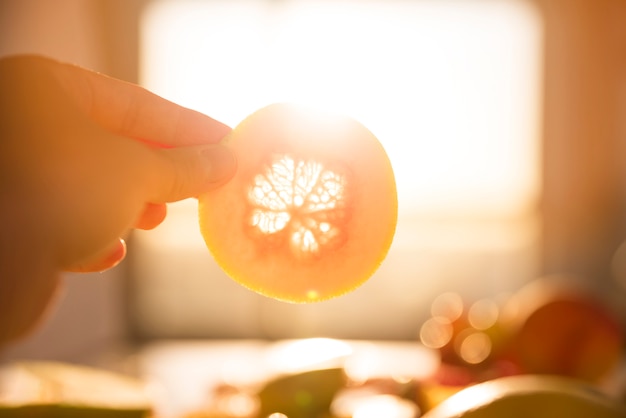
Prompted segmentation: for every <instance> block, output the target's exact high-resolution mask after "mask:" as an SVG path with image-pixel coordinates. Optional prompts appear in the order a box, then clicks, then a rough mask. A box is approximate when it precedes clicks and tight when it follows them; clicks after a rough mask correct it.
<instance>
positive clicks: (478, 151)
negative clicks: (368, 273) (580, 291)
mask: <svg viewBox="0 0 626 418" xmlns="http://www.w3.org/2000/svg"><path fill="white" fill-rule="evenodd" d="M624 21H626V3H624V2H622V1H620V0H450V1H445V2H441V1H435V0H412V1H411V0H391V1H389V0H385V1H383V0H379V1H376V0H367V1H347V0H345V1H344V0H342V1H306V0H235V1H232V0H204V1H203V0H57V1H55V2H51V1H47V0H0V55H2V56H4V55H10V54H15V53H25V52H34V53H42V54H45V55H49V56H52V57H55V58H58V59H60V60H64V61H69V62H74V63H77V64H80V65H83V66H85V67H88V68H91V69H94V70H97V71H100V72H103V73H106V74H108V75H111V76H113V77H117V78H121V79H124V80H128V81H131V82H136V83H140V84H142V85H144V86H146V87H147V88H148V89H150V90H152V91H154V92H156V93H157V94H160V95H162V96H163V97H165V98H167V99H170V100H173V101H175V102H177V103H179V104H181V105H184V106H187V107H190V108H193V109H197V110H199V111H201V112H204V113H206V114H209V115H211V116H212V117H214V118H216V119H219V120H222V121H224V122H225V123H228V124H230V125H231V126H234V125H236V124H237V123H238V122H239V121H240V120H241V119H243V118H244V117H245V116H246V115H248V114H249V113H251V112H253V111H254V110H256V109H257V108H259V107H262V106H264V105H266V104H269V103H272V102H277V101H284V100H290V101H299V102H306V103H310V104H313V105H315V106H319V107H325V108H329V109H332V110H337V111H340V112H343V113H346V114H349V115H351V116H353V117H355V118H357V119H358V120H360V121H361V122H362V123H363V124H364V125H366V126H367V127H368V128H369V129H370V130H372V131H373V132H374V134H376V135H377V136H378V137H379V139H380V140H381V142H382V143H383V145H384V146H385V148H386V149H387V152H388V154H389V157H390V159H391V161H392V164H393V166H394V170H395V173H396V179H397V183H398V191H399V198H400V214H399V215H400V216H399V223H398V230H397V234H396V238H395V241H394V243H393V246H392V248H391V251H390V252H389V256H388V258H387V259H386V261H385V262H384V263H383V265H382V266H381V268H380V270H379V271H378V272H377V273H376V274H375V275H374V277H373V278H372V279H371V280H370V281H369V282H367V283H366V284H365V285H363V286H362V287H361V288H359V289H357V290H356V291H354V292H353V293H351V294H349V295H346V296H344V297H341V298H339V299H336V300H331V301H327V302H322V303H319V304H315V305H290V304H285V303H282V302H276V301H273V300H270V299H267V298H265V297H262V296H259V295H256V294H255V293H252V292H250V291H248V290H246V289H244V288H242V287H240V286H239V285H237V284H235V283H234V282H232V281H231V280H230V279H228V278H227V277H226V276H225V275H224V274H223V273H222V272H221V271H220V269H219V268H218V267H217V266H216V265H215V263H214V262H213V261H212V258H211V255H210V254H209V252H208V250H207V249H206V247H205V246H204V243H203V241H202V239H201V237H200V233H199V230H198V225H197V213H196V202H195V201H193V200H189V201H184V202H180V203H177V204H174V205H171V207H170V216H169V218H168V220H167V221H166V222H165V223H164V224H163V225H161V226H159V227H158V228H157V229H155V230H153V231H148V232H143V231H142V232H137V233H134V234H133V235H132V236H131V237H129V240H128V242H129V247H130V251H129V256H128V258H127V259H126V260H125V261H124V262H123V263H122V264H121V265H119V266H118V267H116V268H115V269H113V270H111V271H108V272H105V273H102V274H89V275H76V274H68V275H67V276H66V278H65V282H66V283H65V284H66V288H65V292H64V295H63V297H62V298H61V300H60V301H59V303H58V304H57V306H55V308H54V309H53V311H52V313H51V315H50V318H49V319H48V320H47V321H46V322H45V324H44V325H43V326H42V328H40V329H39V330H38V331H37V332H36V333H35V334H33V335H31V336H30V337H29V338H27V339H25V340H24V341H21V342H19V343H17V344H15V345H14V346H12V347H9V349H8V350H7V351H5V352H4V353H2V354H0V358H2V359H4V360H7V359H8V360H10V359H14V358H34V359H39V358H46V359H57V360H65V361H77V362H100V361H102V359H103V358H105V359H106V358H107V356H109V355H114V354H112V353H118V352H128V351H127V350H131V351H132V350H133V348H134V347H137V346H141V345H143V344H146V343H150V342H152V341H159V340H163V339H249V338H260V339H270V340H274V339H282V338H303V337H320V336H323V337H335V338H354V339H375V340H416V339H417V337H418V332H419V329H420V326H421V324H422V323H423V322H424V321H425V320H426V319H427V318H428V317H429V315H430V309H431V303H432V301H433V300H434V299H435V298H436V297H437V296H438V295H440V294H442V293H445V292H456V293H459V294H461V295H463V297H464V298H467V299H469V300H478V299H481V298H497V297H499V295H503V294H507V293H511V292H514V291H515V290H516V289H518V288H519V287H520V286H522V285H523V284H524V283H527V282H528V281H530V280H532V279H535V278H537V277H541V276H545V275H551V274H559V275H563V276H566V277H567V278H568V280H571V281H572V282H573V283H576V284H584V285H588V286H590V287H591V288H592V289H593V291H594V292H598V293H599V294H601V295H602V297H603V298H604V300H606V303H607V304H609V305H611V306H612V307H615V308H616V309H617V310H618V311H620V312H621V315H622V317H624V316H626V312H625V311H626V308H624V306H625V305H626V295H625V294H626V261H625V260H626V249H625V248H626V247H620V245H622V241H623V240H624V239H625V237H626V164H625V162H626V26H625V25H624V24H623V22H624Z"/></svg>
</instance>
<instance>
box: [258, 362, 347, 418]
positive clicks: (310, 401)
mask: <svg viewBox="0 0 626 418" xmlns="http://www.w3.org/2000/svg"><path fill="white" fill-rule="evenodd" d="M345 384H346V379H345V374H344V371H343V369H342V368H332V369H319V370H311V371H306V372H302V373H296V374H291V375H286V376H279V377H276V378H274V379H272V380H270V381H269V382H267V383H266V384H265V386H264V387H263V388H262V389H261V390H260V392H259V393H258V397H259V400H260V408H259V409H260V411H259V416H260V417H267V416H269V415H271V414H273V413H281V414H284V415H286V416H287V417H289V418H318V417H320V416H323V415H324V414H328V413H329V410H330V405H331V403H332V400H333V398H334V397H335V395H336V394H337V393H338V391H339V390H340V389H341V388H343V387H344V386H345Z"/></svg>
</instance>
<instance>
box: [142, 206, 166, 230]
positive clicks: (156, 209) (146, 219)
mask: <svg viewBox="0 0 626 418" xmlns="http://www.w3.org/2000/svg"><path fill="white" fill-rule="evenodd" d="M166 215H167V206H165V204H164V203H147V204H146V206H145V208H144V210H143V212H142V214H141V215H140V216H139V219H137V222H135V228H138V229H153V228H156V227H157V226H158V225H160V224H161V222H163V220H165V216H166Z"/></svg>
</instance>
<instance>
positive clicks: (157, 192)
mask: <svg viewBox="0 0 626 418" xmlns="http://www.w3.org/2000/svg"><path fill="white" fill-rule="evenodd" d="M0 92H1V93H0V344H1V343H2V342H3V341H7V340H9V339H13V338H15V337H17V336H19V335H21V334H23V333H24V332H25V331H26V330H28V329H29V328H31V327H32V326H33V324H34V323H36V321H37V319H38V318H39V317H40V316H41V315H42V313H43V312H44V310H45V307H46V306H47V305H48V304H49V301H50V300H51V299H52V298H53V296H54V293H55V289H56V288H57V286H58V283H59V280H60V278H59V276H60V272H62V271H83V272H88V271H101V270H105V269H107V268H110V267H112V266H114V265H116V264H117V263H118V262H119V261H120V260H121V259H122V258H123V257H124V255H125V253H126V247H125V244H124V241H123V237H124V236H125V235H126V234H127V233H128V231H129V230H131V229H132V228H141V229H150V228H153V227H155V226H157V225H158V224H159V223H161V222H162V221H163V219H164V218H165V215H166V206H165V203H167V202H172V201H176V200H180V199H184V198H187V197H192V196H197V195H198V194H200V193H201V192H203V191H205V190H208V189H210V188H212V187H217V186H219V185H220V184H223V183H224V182H226V181H228V179H230V177H231V176H232V175H233V173H234V171H235V165H236V163H235V159H234V157H233V155H232V154H231V152H230V151H229V149H228V148H227V147H225V146H223V145H220V144H219V141H220V139H221V138H222V137H224V136H225V135H226V134H228V132H229V131H230V128H228V127H227V126H225V125H223V124H221V123H219V122H217V121H215V120H213V119H211V118H209V117H207V116H204V115H202V114H200V113H198V112H195V111H192V110H189V109H186V108H183V107H180V106H178V105H176V104H174V103H171V102H169V101H167V100H165V99H162V98H160V97H158V96H156V95H154V94H152V93H150V92H148V91H146V90H145V89H143V88H141V87H139V86H136V85H133V84H130V83H125V82H122V81H119V80H115V79H112V78H109V77H106V76H104V75H100V74H97V73H94V72H90V71H88V70H84V69H81V68H78V67H75V66H73V65H68V64H63V63H59V62H56V61H53V60H50V59H47V58H43V57H36V56H20V57H11V58H5V59H1V60H0Z"/></svg>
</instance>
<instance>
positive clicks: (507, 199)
mask: <svg viewBox="0 0 626 418" xmlns="http://www.w3.org/2000/svg"><path fill="white" fill-rule="evenodd" d="M192 6H193V7H192ZM142 27H143V37H144V39H146V40H147V41H146V43H145V45H144V48H142V51H143V57H142V68H143V71H142V80H143V83H144V84H145V85H146V86H148V87H149V88H150V89H152V90H154V91H156V92H157V93H159V94H162V95H163V96H165V97H167V98H169V99H172V100H175V101H177V102H179V103H182V104H184V105H186V106H188V107H192V108H195V109H198V110H200V111H203V112H205V113H207V114H209V115H211V116H213V117H215V118H217V119H219V120H222V121H224V122H226V123H228V124H230V125H235V124H237V123H238V122H239V121H241V120H242V119H243V118H244V117H245V116H247V115H248V114H250V113H252V112H253V111H255V110H257V109H258V108H261V107H263V106H265V105H267V104H270V103H274V102H282V101H293V102H300V103H305V104H308V105H312V106H314V107H319V108H322V109H325V110H332V111H338V112H341V113H345V114H348V115H349V116H352V117H354V118H356V119H357V120H359V121H360V122H362V123H363V124H364V125H366V126H367V127H368V128H369V129H370V130H372V131H373V133H374V134H375V135H376V136H377V137H378V138H379V139H380V140H381V142H382V143H383V144H384V146H385V148H386V149H387V152H388V154H389V156H390V159H391V161H392V164H393V166H394V170H395V172H396V178H397V182H398V191H399V197H400V216H414V215H415V214H416V213H437V214H439V215H442V214H443V215H445V214H452V215H459V214H462V215H463V216H465V217H467V216H472V215H478V216H485V215H486V216H496V217H514V216H519V214H520V213H526V212H527V211H529V210H531V208H533V207H534V204H535V202H536V199H537V196H538V193H539V170H538V161H539V156H538V153H539V151H538V135H539V133H538V132H539V101H540V97H539V93H538V92H539V91H540V89H539V84H540V71H539V70H540V49H541V48H540V36H541V30H540V19H539V18H538V17H537V15H536V13H535V10H534V9H532V8H531V7H530V6H529V5H528V4H527V3H525V2H521V1H498V2H462V1H449V2H437V1H416V2H404V1H388V2H374V1H372V2H354V1H335V2H328V1H283V2H263V1H237V2H227V1H212V2H188V1H171V0H169V1H157V2H155V3H154V4H153V5H152V6H151V7H150V8H149V10H148V13H146V16H145V19H144V22H143V26H142Z"/></svg>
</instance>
